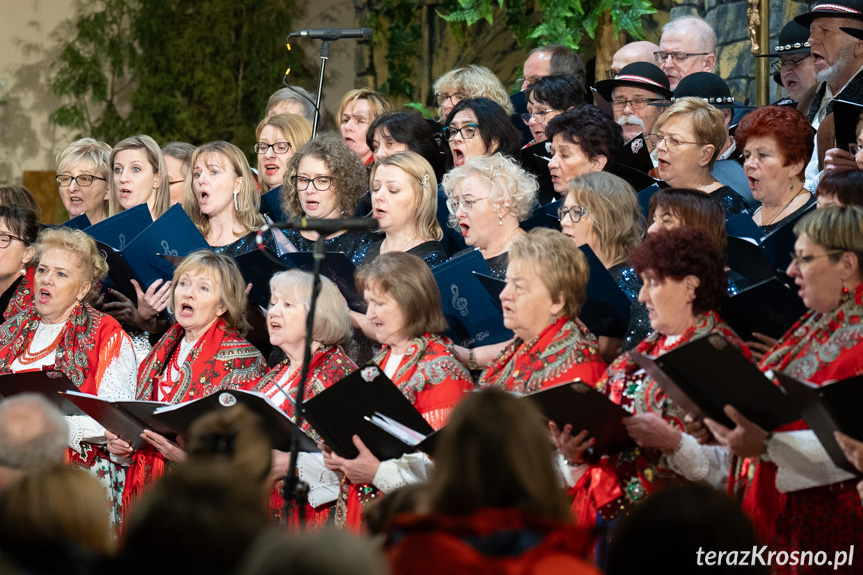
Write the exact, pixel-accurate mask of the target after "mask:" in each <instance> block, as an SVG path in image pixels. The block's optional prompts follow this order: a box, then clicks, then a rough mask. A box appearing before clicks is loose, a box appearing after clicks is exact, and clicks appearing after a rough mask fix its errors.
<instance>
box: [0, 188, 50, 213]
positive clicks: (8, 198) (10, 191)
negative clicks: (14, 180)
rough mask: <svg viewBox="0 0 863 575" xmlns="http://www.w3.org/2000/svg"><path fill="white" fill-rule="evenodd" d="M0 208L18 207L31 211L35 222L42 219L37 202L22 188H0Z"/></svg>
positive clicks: (28, 191) (40, 209)
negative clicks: (34, 215) (34, 216)
mask: <svg viewBox="0 0 863 575" xmlns="http://www.w3.org/2000/svg"><path fill="white" fill-rule="evenodd" d="M0 206H20V207H22V208H27V209H28V210H32V211H33V213H34V214H36V220H37V221H38V220H40V219H41V218H42V208H41V206H39V202H37V201H36V198H34V197H33V194H31V193H30V190H28V189H27V188H25V187H24V186H0Z"/></svg>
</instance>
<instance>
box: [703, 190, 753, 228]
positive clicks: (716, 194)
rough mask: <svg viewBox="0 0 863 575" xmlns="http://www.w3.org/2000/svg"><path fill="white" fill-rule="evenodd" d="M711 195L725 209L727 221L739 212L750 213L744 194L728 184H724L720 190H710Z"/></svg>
mask: <svg viewBox="0 0 863 575" xmlns="http://www.w3.org/2000/svg"><path fill="white" fill-rule="evenodd" d="M710 197H711V198H714V199H715V200H716V201H717V202H719V203H720V204H721V205H722V209H723V210H725V221H726V222H727V221H728V220H730V219H731V218H733V217H734V216H736V215H737V214H746V213H749V206H747V205H746V200H744V199H743V196H741V195H740V194H738V193H737V192H735V191H734V190H733V189H732V188H729V187H728V186H722V187H721V188H719V189H718V190H714V191H712V192H710Z"/></svg>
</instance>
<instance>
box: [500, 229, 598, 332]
mask: <svg viewBox="0 0 863 575" xmlns="http://www.w3.org/2000/svg"><path fill="white" fill-rule="evenodd" d="M516 261H519V262H524V263H527V264H529V265H532V266H533V267H534V270H536V272H537V273H536V277H538V278H539V280H540V281H541V282H542V284H543V285H544V286H545V289H546V290H548V293H549V295H550V296H551V299H552V301H557V298H558V297H561V298H563V315H565V316H566V317H568V318H569V319H575V318H577V317H578V314H579V312H580V311H581V306H583V305H584V302H585V300H586V299H587V280H588V278H589V276H590V270H589V269H588V267H587V258H586V257H585V256H584V252H582V251H581V250H580V249H579V248H578V246H576V245H575V243H574V242H573V241H572V240H571V239H569V238H568V237H566V236H565V235H563V234H562V233H560V232H558V231H557V230H552V229H550V228H534V229H532V230H530V232H529V233H527V234H524V235H521V236H517V237H516V238H515V239H514V240H513V241H512V245H511V246H510V248H509V265H510V266H511V265H512V264H513V262H516Z"/></svg>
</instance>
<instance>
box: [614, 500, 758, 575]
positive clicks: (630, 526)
mask: <svg viewBox="0 0 863 575" xmlns="http://www.w3.org/2000/svg"><path fill="white" fill-rule="evenodd" d="M761 545H762V542H761V541H759V540H758V538H756V537H755V531H754V530H753V529H752V524H751V523H750V522H749V519H747V517H746V515H744V514H743V512H741V511H740V506H739V505H738V504H737V502H735V501H733V500H732V499H731V498H729V497H728V496H727V495H725V494H724V493H720V492H718V491H717V490H715V489H712V488H711V487H708V486H705V485H696V484H684V485H679V486H674V487H669V488H667V489H664V490H663V491H660V492H659V493H657V494H655V495H651V496H650V498H649V499H648V500H647V501H646V502H645V503H644V505H640V506H639V507H638V508H636V509H635V510H634V511H633V513H632V514H631V515H630V516H628V517H626V518H624V519H623V520H622V521H621V523H620V526H619V527H618V528H617V530H616V531H615V535H614V539H613V540H612V542H611V548H610V551H609V557H608V567H607V569H606V571H605V573H606V575H628V574H631V573H637V572H638V571H640V570H641V569H643V565H644V557H645V556H646V555H651V554H656V555H657V556H658V557H662V558H663V560H662V561H663V569H667V570H668V571H669V572H671V573H692V572H697V571H699V570H701V569H707V570H709V571H710V572H711V573H722V574H728V575H736V574H738V573H745V574H752V575H767V574H768V573H770V568H769V567H768V566H766V565H764V566H762V565H760V564H759V562H758V560H757V559H756V560H755V561H754V562H753V561H746V562H745V563H744V562H743V561H741V555H742V552H743V551H750V550H752V549H755V548H760V546H761ZM709 553H712V554H713V555H708V554H709ZM717 553H718V554H720V556H722V555H725V559H724V560H722V561H717V560H716V554H717Z"/></svg>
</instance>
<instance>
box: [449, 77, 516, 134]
mask: <svg viewBox="0 0 863 575" xmlns="http://www.w3.org/2000/svg"><path fill="white" fill-rule="evenodd" d="M432 90H433V91H434V92H435V93H436V94H438V93H441V92H461V93H462V94H464V96H463V97H462V100H464V99H465V98H488V99H489V100H491V101H492V102H495V103H496V104H498V105H499V106H500V107H501V108H503V109H504V111H505V112H506V115H507V116H512V115H513V114H514V113H515V108H513V106H512V102H511V101H510V99H509V94H507V93H506V88H505V87H504V85H503V83H502V82H501V81H500V80H499V79H498V77H497V76H495V75H494V72H492V71H491V70H489V69H488V68H486V67H485V66H476V65H473V64H471V65H470V66H465V67H464V68H454V69H452V70H450V71H449V72H447V73H445V74H444V75H443V76H441V77H440V78H438V79H437V80H435V83H434V87H433V88H432ZM442 120H443V118H440V119H439V121H442Z"/></svg>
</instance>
